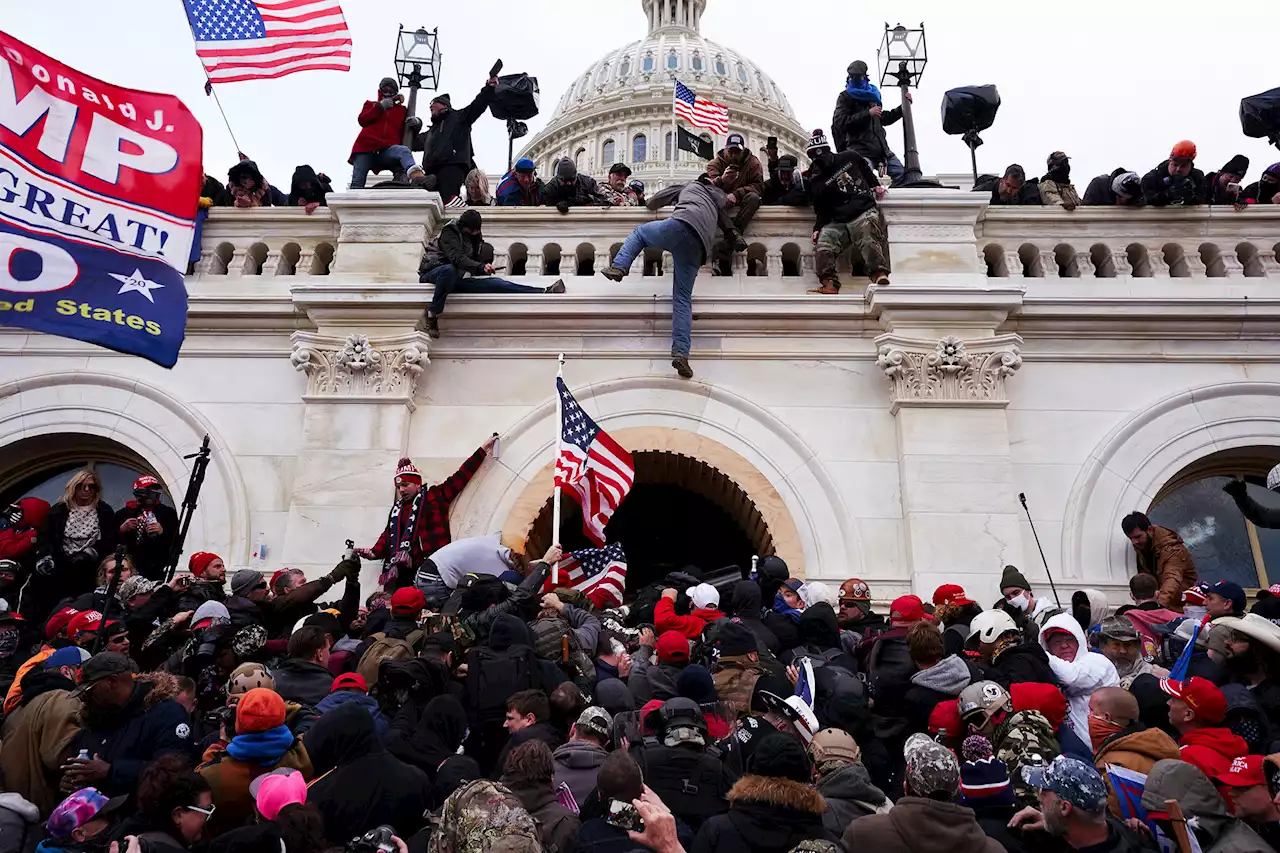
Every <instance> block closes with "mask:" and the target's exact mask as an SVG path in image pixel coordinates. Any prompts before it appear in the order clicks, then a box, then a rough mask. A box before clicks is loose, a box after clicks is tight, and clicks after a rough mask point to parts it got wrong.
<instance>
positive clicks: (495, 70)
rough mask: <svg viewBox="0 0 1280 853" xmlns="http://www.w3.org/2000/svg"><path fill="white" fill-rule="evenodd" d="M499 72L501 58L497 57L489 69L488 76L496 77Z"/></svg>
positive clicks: (500, 69) (500, 70) (500, 71)
mask: <svg viewBox="0 0 1280 853" xmlns="http://www.w3.org/2000/svg"><path fill="white" fill-rule="evenodd" d="M501 73H502V60H501V59H499V60H498V61H497V62H495V63H493V67H492V68H490V69H489V76H490V77H497V76H498V75H499V74H501Z"/></svg>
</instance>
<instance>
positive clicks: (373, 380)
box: [289, 332, 429, 409]
mask: <svg viewBox="0 0 1280 853" xmlns="http://www.w3.org/2000/svg"><path fill="white" fill-rule="evenodd" d="M289 360H290V362H291V363H292V364H293V366H294V369H295V370H297V371H299V372H301V373H304V374H306V376H307V396H310V397H333V398H350V399H358V400H371V399H372V400H386V401H388V402H402V403H404V404H406V405H408V406H409V407H410V408H411V409H412V408H413V406H414V403H413V395H414V391H415V389H416V388H417V383H418V377H419V376H420V375H421V374H422V371H423V368H425V367H426V365H427V364H428V362H429V359H428V357H427V337H426V335H425V334H423V333H421V332H414V333H412V334H409V335H398V336H395V337H390V338H384V339H380V340H377V341H370V340H369V336H368V335H363V334H359V333H352V334H349V335H347V336H346V337H345V338H337V337H332V336H325V335H317V334H314V333H311V332H297V333H295V334H294V336H293V351H292V352H291V353H290V356H289Z"/></svg>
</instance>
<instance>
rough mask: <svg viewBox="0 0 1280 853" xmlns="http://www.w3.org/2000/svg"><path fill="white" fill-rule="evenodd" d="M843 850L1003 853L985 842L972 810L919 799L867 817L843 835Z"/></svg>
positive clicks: (905, 800) (990, 841)
mask: <svg viewBox="0 0 1280 853" xmlns="http://www.w3.org/2000/svg"><path fill="white" fill-rule="evenodd" d="M843 841H844V848H845V849H846V850H874V851H875V853H1004V848H1003V847H1001V846H1000V842H998V841H996V840H995V839H994V838H988V837H987V834H986V833H985V832H983V831H982V827H981V826H979V825H978V821H977V818H975V817H974V814H973V809H970V808H965V807H964V806H961V805H957V804H955V803H942V802H938V801H937V800H928V799H924V798H922V797H910V796H908V797H903V798H902V799H900V800H898V802H897V803H895V804H894V806H893V809H891V810H890V811H889V813H888V814H879V815H870V816H868V817H864V818H859V819H858V820H855V821H854V822H853V823H851V824H849V827H848V829H846V830H845V831H844V838H843Z"/></svg>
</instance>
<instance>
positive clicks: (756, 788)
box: [728, 776, 827, 815]
mask: <svg viewBox="0 0 1280 853" xmlns="http://www.w3.org/2000/svg"><path fill="white" fill-rule="evenodd" d="M728 800H729V807H730V808H738V807H740V806H743V805H747V804H751V805H762V806H773V807H775V808H782V809H791V810H792V811H797V812H805V813H807V814H813V815H821V814H822V813H823V812H824V811H826V810H827V801H826V800H825V799H823V797H822V795H821V794H819V793H818V791H817V789H815V788H814V787H813V786H812V785H802V784H800V783H799V782H793V781H792V780H790V779H781V778H779V777H776V776H743V777H742V778H741V779H739V780H738V781H737V782H736V783H734V786H733V787H732V788H731V789H729V797H728Z"/></svg>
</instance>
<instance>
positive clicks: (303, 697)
mask: <svg viewBox="0 0 1280 853" xmlns="http://www.w3.org/2000/svg"><path fill="white" fill-rule="evenodd" d="M271 675H272V677H273V678H275V680H276V692H277V693H279V694H280V698H281V699H284V700H285V701H286V702H297V703H298V704H300V705H310V706H311V707H313V708H314V707H315V706H316V705H319V704H320V700H322V699H324V697H326V696H328V695H329V688H330V687H332V686H333V673H332V672H330V671H329V669H328V668H327V667H323V666H321V665H320V664H318V663H313V662H312V661H309V660H295V659H293V658H287V659H286V660H283V661H281V662H280V663H279V664H278V665H277V666H274V667H272V668H271Z"/></svg>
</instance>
